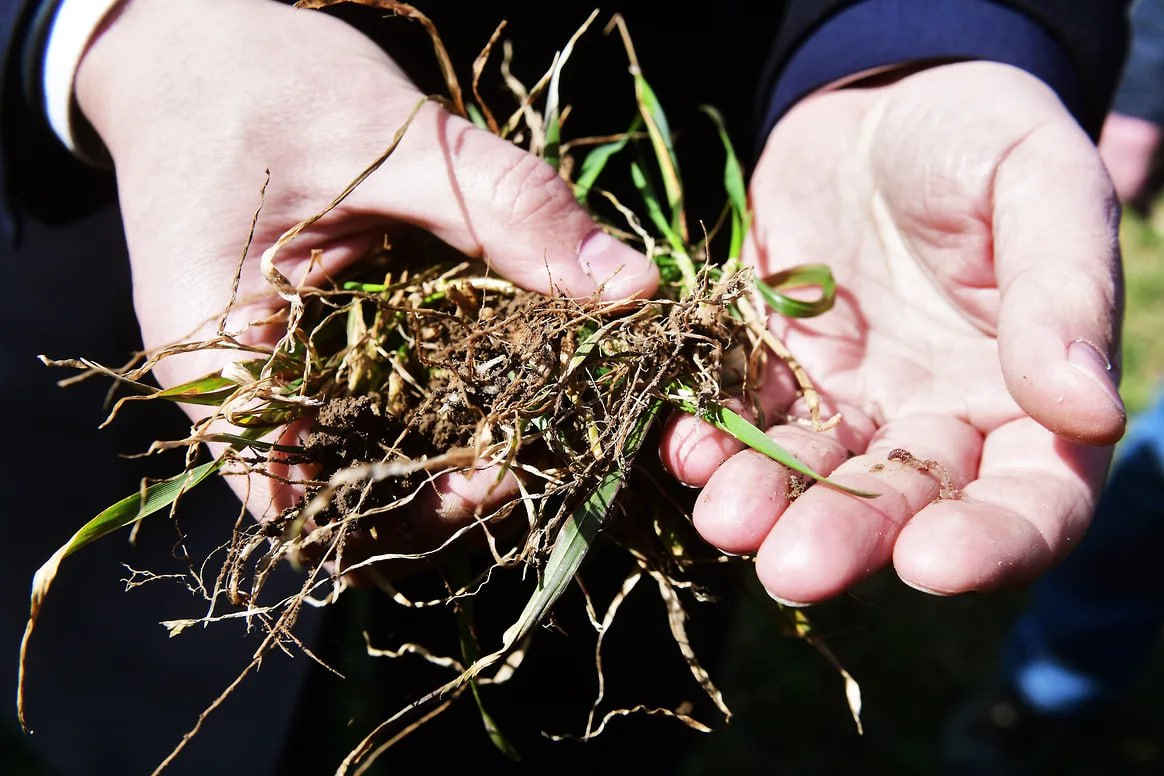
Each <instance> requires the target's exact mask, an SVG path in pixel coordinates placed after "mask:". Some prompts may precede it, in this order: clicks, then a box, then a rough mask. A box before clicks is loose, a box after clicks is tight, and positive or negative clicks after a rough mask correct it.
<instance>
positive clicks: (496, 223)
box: [76, 0, 657, 534]
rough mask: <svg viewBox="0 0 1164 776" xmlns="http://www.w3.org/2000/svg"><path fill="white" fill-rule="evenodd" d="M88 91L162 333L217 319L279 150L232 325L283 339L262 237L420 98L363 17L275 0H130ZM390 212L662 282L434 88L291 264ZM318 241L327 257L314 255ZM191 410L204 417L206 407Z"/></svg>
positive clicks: (630, 281) (455, 487) (539, 255)
mask: <svg viewBox="0 0 1164 776" xmlns="http://www.w3.org/2000/svg"><path fill="white" fill-rule="evenodd" d="M402 23H404V22H402ZM76 90H77V98H78V102H79V104H80V106H81V108H82V110H83V112H84V114H85V116H86V117H87V118H88V119H89V120H90V121H91V122H92V124H93V125H94V127H95V128H96V130H97V131H98V134H99V135H100V137H101V138H102V140H103V141H104V142H105V144H106V146H107V147H108V149H109V151H110V153H111V155H112V158H113V161H114V164H115V167H116V173H117V180H118V188H119V197H120V202H121V208H122V216H123V220H124V224H125V232H126V236H127V239H128V245H129V251H130V256H131V261H132V264H133V277H134V294H135V304H136V308H137V313H138V319H139V321H140V323H141V328H142V335H143V338H144V341H145V345H146V347H147V348H156V347H158V346H162V345H166V344H169V343H172V342H175V341H185V340H188V339H191V338H195V339H200V338H203V337H205V336H207V335H208V334H212V333H213V332H214V330H215V326H216V323H217V319H218V316H219V315H220V314H221V312H222V311H223V309H224V308H225V306H226V303H227V301H228V300H229V299H230V298H231V284H232V279H233V276H234V273H235V269H236V265H237V262H238V256H239V254H240V252H241V249H242V247H243V245H244V244H245V242H246V238H247V233H248V230H249V229H250V225H251V224H250V222H251V217H252V214H253V213H254V211H255V209H256V207H257V206H258V203H259V192H260V189H261V188H262V185H263V182H264V170H265V169H269V170H270V174H271V177H270V184H269V186H268V188H267V190H266V194H265V197H264V199H263V206H262V210H261V213H260V216H259V218H258V222H257V224H256V228H255V235H254V240H253V242H252V246H253V247H252V249H251V252H250V258H248V259H247V261H246V263H245V264H244V266H243V268H242V277H241V280H240V284H239V291H238V298H239V302H238V303H237V304H236V305H235V306H234V308H233V312H232V314H231V316H230V318H229V319H228V320H227V329H228V330H231V329H233V330H240V331H241V330H244V329H245V331H246V333H245V335H244V336H245V338H246V339H247V341H248V342H250V343H252V344H266V345H270V344H273V343H274V342H275V341H277V340H278V338H279V337H280V336H281V335H282V334H283V333H284V331H285V327H284V326H283V325H281V324H276V325H269V326H265V327H254V326H252V327H249V328H247V326H246V324H247V323H248V322H251V321H259V320H263V319H265V318H267V316H268V315H269V314H270V313H271V312H272V311H275V310H277V309H279V308H281V307H282V306H283V305H284V304H285V303H284V302H283V300H281V299H279V298H278V297H277V296H276V295H275V292H274V290H273V289H272V288H271V286H270V285H269V284H268V283H267V281H266V280H264V278H263V277H262V274H261V272H260V271H259V267H258V263H259V261H258V257H259V255H260V254H261V253H262V251H263V249H265V248H266V247H268V246H270V245H271V244H272V243H274V242H275V241H276V239H277V238H278V237H279V236H280V235H281V234H282V233H283V232H284V231H285V230H287V229H288V228H290V227H291V226H293V225H295V224H297V223H298V222H299V221H301V220H302V219H304V218H305V217H307V216H309V215H311V214H313V213H316V212H318V211H320V210H322V209H323V207H324V206H325V205H327V203H329V202H330V201H331V200H332V199H333V198H334V197H335V196H336V195H337V194H339V193H340V192H341V191H342V190H343V189H344V188H345V187H346V186H347V185H348V184H349V183H350V182H351V181H352V180H353V179H354V178H355V177H356V176H357V174H359V173H360V172H361V171H362V170H364V169H365V168H366V167H367V166H368V165H369V163H371V162H372V161H373V160H374V159H376V158H377V157H378V156H379V155H380V154H381V153H382V152H383V150H384V149H385V148H386V147H387V146H388V144H389V142H390V141H391V139H392V137H393V135H394V134H395V133H396V132H397V130H398V129H400V128H401V126H402V125H403V124H404V123H405V121H406V119H407V117H408V116H409V115H410V114H411V113H412V111H413V109H414V107H415V106H416V104H417V103H418V101H419V100H420V99H421V98H422V94H421V93H420V92H418V91H417V89H416V88H415V87H414V86H413V84H411V83H410V82H409V81H408V79H407V78H406V77H405V75H404V74H403V73H402V71H401V70H400V69H399V68H398V67H397V66H396V64H394V63H393V61H392V60H391V59H390V58H389V57H388V56H387V55H385V54H384V53H383V52H382V51H381V50H380V49H379V48H378V47H377V46H375V45H374V44H373V43H372V42H371V41H370V40H368V39H367V38H366V37H364V36H363V35H362V34H360V33H359V32H357V31H356V30H354V29H353V28H351V27H350V26H348V25H346V24H344V23H342V22H340V21H338V20H336V19H333V18H331V17H329V16H327V15H325V14H323V13H320V12H316V11H308V10H299V9H293V8H290V7H287V6H285V5H282V4H279V3H275V2H271V0H232V2H229V3H205V2H201V0H130V2H127V3H124V4H123V5H122V7H121V10H120V12H119V13H118V14H117V15H116V16H114V17H113V18H112V19H111V20H110V23H109V24H108V25H107V26H106V28H105V29H104V30H103V31H102V32H101V34H100V35H99V37H98V38H97V39H96V40H95V42H94V43H93V44H92V45H91V47H90V49H89V51H88V52H87V54H86V56H85V58H84V59H83V61H82V63H81V67H80V69H79V71H78V73H77V80H76ZM394 222H405V223H408V224H413V225H416V226H419V227H422V228H424V229H426V230H428V231H430V232H432V233H433V234H435V235H436V236H437V237H439V238H441V239H442V240H444V241H445V242H447V243H449V244H451V245H452V246H453V247H455V248H457V249H459V250H460V251H462V252H464V253H466V254H468V255H472V256H482V257H484V258H485V259H487V260H488V261H489V262H490V263H491V265H492V266H493V267H494V268H495V269H496V270H497V271H498V272H499V273H501V274H503V275H505V276H506V277H507V278H509V279H510V280H512V281H514V282H516V283H518V284H520V285H523V286H525V287H527V288H530V289H533V290H538V291H545V292H548V291H550V290H551V287H553V288H554V289H556V290H561V291H563V292H564V293H566V294H569V295H573V296H579V297H586V296H589V295H591V294H592V293H594V292H595V290H596V289H597V288H599V286H600V285H602V284H604V285H602V296H603V297H604V298H608V299H609V298H623V297H626V296H630V295H634V294H647V293H650V292H651V291H652V290H653V289H654V286H655V283H656V282H657V270H656V269H655V267H654V265H653V264H652V263H651V262H649V261H648V260H647V259H646V258H645V257H643V256H641V255H640V254H638V253H636V252H635V251H633V250H631V249H630V248H627V247H625V246H623V245H622V244H621V243H619V242H617V241H616V240H614V239H613V238H610V237H608V236H607V235H606V234H605V233H604V232H602V231H600V230H598V229H597V228H596V226H595V224H594V223H593V221H592V220H591V219H590V217H589V216H588V215H587V213H586V212H585V211H584V210H583V209H582V208H581V207H580V206H579V205H578V204H577V203H576V202H575V200H574V197H573V195H572V193H571V191H570V190H569V188H568V186H567V185H566V184H565V183H564V182H563V181H562V180H561V179H560V178H559V177H558V176H557V174H556V173H555V172H554V171H553V170H552V169H551V168H550V167H549V166H548V165H546V164H544V163H543V162H541V161H540V160H538V159H537V158H535V157H534V156H532V155H530V154H528V153H526V152H524V151H522V150H520V149H518V148H517V147H516V146H514V145H512V144H511V143H510V142H508V141H505V140H501V139H499V138H497V137H495V136H494V135H492V134H490V133H488V132H485V131H483V130H479V129H476V128H474V127H473V126H472V125H471V124H469V123H468V122H467V121H464V120H462V119H461V118H458V117H456V116H454V115H451V114H450V113H449V112H447V111H446V110H444V109H443V108H441V107H439V106H438V105H437V104H435V103H429V104H427V105H425V106H424V107H423V108H422V109H421V110H420V111H419V113H418V114H417V116H416V119H415V121H414V122H413V123H412V125H411V126H410V128H409V130H408V131H407V133H406V134H405V136H404V138H403V140H402V142H401V143H400V145H399V147H398V148H397V149H396V151H395V152H394V153H393V155H392V157H391V158H390V159H389V160H388V161H387V162H386V163H385V164H384V166H383V167H381V168H380V169H379V170H378V171H377V172H375V173H373V174H372V175H371V176H370V177H369V178H368V179H367V180H366V181H364V183H363V184H362V185H361V186H360V187H358V188H357V189H356V191H355V192H354V193H353V194H352V195H351V196H350V197H349V198H348V199H347V200H345V201H344V202H343V203H342V204H341V205H340V206H339V207H337V208H336V209H335V210H333V211H331V212H330V213H329V214H328V215H327V216H326V217H324V218H323V219H321V220H319V221H318V222H316V223H315V224H313V225H312V226H311V227H310V228H308V229H306V230H304V231H303V232H302V233H301V234H300V235H299V236H298V237H297V238H296V239H295V240H294V241H293V242H291V243H290V244H288V245H287V247H286V248H285V249H283V251H282V252H281V253H280V263H279V269H280V271H281V272H282V273H283V274H284V275H286V276H287V277H288V278H290V279H291V280H292V282H300V281H302V280H303V279H304V278H306V280H307V281H308V282H309V283H314V282H317V281H319V280H321V279H322V277H323V275H324V273H327V274H328V275H331V276H334V275H337V274H338V273H340V272H342V271H343V270H344V269H345V268H346V267H348V266H349V265H351V264H352V263H353V262H355V261H357V260H358V259H359V258H360V257H362V256H363V255H364V254H365V252H366V251H367V249H368V248H370V247H371V246H372V245H373V244H374V243H375V242H376V241H377V240H379V239H381V237H382V235H383V233H384V230H385V228H386V227H388V228H390V227H391V224H392V223H394ZM316 249H318V250H321V251H322V262H321V263H320V264H319V265H318V266H314V267H313V266H312V265H311V255H312V252H313V250H316ZM228 358H229V356H228V355H226V354H224V353H223V352H222V351H213V352H207V351H202V352H198V353H192V354H189V355H182V356H178V357H172V358H167V359H166V360H164V361H162V362H161V363H159V365H158V367H157V369H156V370H155V376H156V377H157V378H158V380H159V381H160V383H161V384H162V385H163V386H170V385H175V384H180V383H182V382H185V381H187V380H189V379H192V378H195V377H197V376H200V375H202V374H206V373H208V372H211V371H213V370H215V369H218V368H221V367H222V366H223V364H224V363H225V362H226V361H227V360H228ZM188 409H189V411H190V412H191V414H192V415H193V416H195V417H198V413H199V412H200V411H202V410H203V409H204V408H198V407H194V408H188ZM228 479H229V481H230V482H231V484H232V486H233V487H234V488H235V490H236V491H237V492H238V493H239V494H240V496H243V497H244V498H247V499H248V506H249V508H250V510H251V511H252V512H253V513H254V514H255V515H256V516H257V517H260V518H263V517H268V516H272V515H277V514H278V513H279V512H280V511H281V510H282V508H284V507H286V506H288V505H289V504H290V502H291V500H292V499H293V497H294V496H295V493H294V492H289V491H288V489H287V488H286V487H285V486H283V485H280V484H279V483H277V482H276V481H274V480H271V479H268V478H265V477H251V478H250V481H249V482H248V481H247V480H246V479H245V478H241V477H231V478H228ZM487 479H488V478H476V479H475V480H473V481H470V480H466V479H465V478H458V477H451V478H448V479H446V480H445V481H444V482H443V484H442V485H441V488H443V490H441V492H440V494H439V506H440V507H441V510H440V512H441V515H440V517H442V518H444V519H445V520H446V521H448V522H458V521H464V520H467V519H470V518H471V516H472V511H473V510H472V508H471V507H472V506H473V503H474V502H475V501H477V500H480V499H481V498H482V496H483V493H482V492H481V485H482V483H483V482H484V481H485V480H487ZM448 530H449V529H448V527H447V526H445V527H440V526H438V527H437V529H436V533H437V534H440V533H447V532H448Z"/></svg>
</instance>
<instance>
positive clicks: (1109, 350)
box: [661, 62, 1126, 604]
mask: <svg viewBox="0 0 1164 776" xmlns="http://www.w3.org/2000/svg"><path fill="white" fill-rule="evenodd" d="M750 193H751V197H752V206H753V209H754V212H755V214H756V226H755V229H754V231H753V234H752V241H751V244H750V246H749V252H748V256H747V258H748V260H749V261H750V262H751V263H752V264H754V265H755V267H756V268H757V271H758V274H759V275H760V276H764V275H767V274H770V273H772V272H775V271H777V270H780V269H783V268H786V267H788V266H791V265H795V264H800V263H805V262H826V263H828V264H829V265H830V266H831V268H832V271H833V273H834V275H835V277H836V281H837V286H838V289H839V290H838V294H837V302H836V305H835V307H834V308H833V309H832V310H831V311H829V312H828V313H826V314H824V315H821V316H819V317H817V318H808V319H802V320H792V319H786V318H782V317H779V316H773V317H772V318H771V319H770V322H769V327H770V329H771V331H772V332H773V333H774V334H776V335H777V336H778V337H779V338H780V339H781V340H783V341H784V342H785V343H786V345H787V346H788V349H789V350H790V351H791V352H792V354H793V355H794V356H795V357H796V358H797V359H798V360H799V361H800V362H801V363H802V364H803V366H804V368H805V369H806V371H807V374H808V375H809V376H810V378H811V380H812V381H813V383H814V384H815V386H816V388H817V389H818V390H819V391H820V392H821V394H822V395H823V402H824V406H823V409H824V417H826V418H827V417H828V416H829V415H830V414H831V413H833V412H834V411H839V412H841V413H842V414H843V420H842V421H841V423H840V425H839V426H838V427H836V428H835V429H833V430H831V431H828V432H814V431H812V430H809V429H807V428H805V427H804V426H803V425H798V424H795V423H791V424H784V425H777V426H775V427H773V428H771V430H770V431H769V433H770V435H771V436H772V437H774V438H775V439H776V440H777V441H778V442H779V443H780V444H782V445H783V446H785V447H786V448H787V449H789V450H790V451H791V452H793V453H794V454H796V455H797V456H798V457H799V458H800V459H801V460H803V461H804V462H805V463H807V464H809V465H810V466H812V467H813V468H815V469H816V470H817V471H820V472H823V473H828V474H830V476H831V478H832V479H834V480H836V481H838V482H840V483H843V484H846V485H850V486H855V487H858V488H861V489H865V490H871V491H875V492H877V493H879V494H880V495H879V496H878V497H877V498H875V499H869V500H866V499H862V498H857V497H853V496H850V495H847V494H845V493H842V492H839V491H837V490H832V489H829V488H826V487H819V486H818V487H812V488H809V489H808V490H807V491H806V492H805V493H804V494H803V495H801V496H800V497H799V498H796V499H795V500H794V501H791V502H790V498H789V491H788V489H789V481H790V472H789V470H787V469H785V468H783V467H782V466H780V465H779V464H777V463H775V462H773V461H771V460H770V459H768V458H765V457H763V456H762V455H760V454H758V453H755V452H752V451H750V450H749V451H743V452H739V450H740V445H739V444H738V443H735V442H733V441H732V440H730V439H727V438H725V437H724V436H723V435H722V434H720V433H719V432H716V431H714V430H713V429H712V428H711V427H710V426H707V425H704V424H702V423H701V422H699V421H696V420H693V419H691V418H682V417H677V418H676V419H673V420H672V421H671V423H670V425H669V427H668V429H667V430H666V433H665V436H664V441H663V445H662V450H661V453H662V456H663V459H664V462H665V463H666V464H667V466H668V467H669V468H670V470H671V471H672V472H673V473H674V474H675V475H676V476H677V477H678V478H679V479H681V480H683V481H685V482H688V483H690V484H693V485H696V486H702V487H703V491H702V493H701V494H700V496H699V498H698V500H697V503H696V506H695V509H694V520H695V525H696V527H697V529H698V530H699V531H700V533H701V534H702V535H703V536H704V538H706V539H707V540H708V541H710V542H711V543H712V544H714V545H716V546H717V547H719V548H721V549H723V550H725V551H728V552H732V553H740V554H753V553H754V554H755V560H756V571H757V574H758V575H759V578H760V581H761V582H762V583H763V585H764V587H765V588H766V589H767V590H768V592H769V593H770V594H771V595H772V596H774V597H776V598H777V599H779V600H783V601H786V602H790V603H800V604H807V603H813V602H818V601H822V600H824V599H827V598H829V597H831V596H834V595H836V594H838V593H840V592H842V591H844V590H845V589H847V588H848V587H850V586H851V585H853V584H855V583H857V582H859V581H860V580H862V579H863V578H865V577H867V576H869V575H870V574H872V573H873V572H875V571H877V570H878V569H880V568H881V567H883V566H885V565H886V564H888V563H890V562H892V564H893V566H894V568H895V569H896V571H897V573H898V575H899V576H900V577H901V579H902V580H904V581H905V582H906V583H907V584H909V585H911V586H914V587H917V588H919V589H922V590H926V591H929V592H934V593H939V594H953V593H959V592H963V591H969V590H985V589H988V588H993V587H997V586H999V585H1003V584H1007V583H1014V582H1018V581H1021V580H1024V579H1027V578H1029V577H1031V576H1032V575H1035V574H1037V573H1038V572H1039V571H1041V570H1042V569H1044V568H1046V567H1047V566H1048V565H1049V564H1050V563H1052V562H1053V561H1054V560H1055V559H1056V558H1058V557H1059V556H1061V555H1062V554H1063V553H1064V552H1066V551H1067V550H1068V549H1070V548H1071V547H1072V546H1073V545H1074V544H1075V543H1076V542H1078V540H1079V539H1080V538H1081V537H1082V535H1083V533H1084V531H1085V529H1086V527H1087V524H1088V522H1089V520H1090V518H1091V513H1092V508H1093V506H1094V504H1095V501H1096V497H1097V495H1098V492H1099V489H1100V487H1101V485H1102V482H1103V479H1104V477H1105V473H1106V468H1107V464H1108V462H1109V460H1110V454H1111V447H1110V445H1112V444H1113V443H1114V442H1115V441H1116V440H1117V439H1118V438H1119V437H1120V435H1121V434H1122V432H1123V428H1124V424H1125V419H1126V418H1125V412H1124V408H1123V405H1122V403H1121V401H1120V399H1119V397H1118V394H1117V392H1116V388H1115V384H1116V381H1117V377H1116V373H1115V372H1114V371H1108V370H1107V365H1108V364H1109V363H1110V362H1109V361H1108V359H1112V360H1114V359H1115V357H1116V353H1117V352H1118V335H1119V327H1120V322H1121V316H1122V286H1121V283H1122V280H1121V271H1120V256H1119V248H1118V241H1117V229H1118V213H1119V210H1118V206H1117V204H1116V201H1115V197H1114V195H1113V192H1112V188H1111V183H1110V182H1109V180H1108V177H1107V175H1106V174H1105V172H1104V168H1103V165H1102V163H1101V162H1100V159H1099V156H1098V154H1097V153H1096V150H1095V148H1094V147H1093V145H1092V144H1091V142H1090V141H1089V140H1088V138H1087V136H1086V135H1085V134H1084V133H1083V132H1082V130H1081V129H1080V128H1079V127H1078V126H1077V124H1076V122H1075V121H1074V120H1073V119H1072V117H1071V116H1070V115H1069V114H1068V112H1067V111H1066V110H1065V109H1064V107H1063V106H1062V104H1061V103H1060V102H1059V100H1058V99H1057V98H1056V96H1055V95H1054V94H1053V93H1052V92H1051V90H1050V89H1048V88H1047V87H1046V86H1045V85H1044V84H1042V83H1041V82H1039V81H1038V80H1036V79H1035V78H1034V77H1032V76H1030V75H1028V74H1026V73H1024V72H1022V71H1020V70H1017V69H1015V68H1011V67H1009V66H1004V65H999V64H993V63H985V62H973V63H960V64H951V65H945V66H941V67H934V68H932V69H928V70H925V71H922V72H919V73H917V74H914V75H910V76H908V77H905V78H902V79H901V80H899V81H897V82H895V83H892V84H889V85H885V86H881V87H877V88H865V89H861V88H858V89H843V90H837V91H829V92H823V93H820V94H817V95H814V96H812V97H809V98H808V99H805V100H804V101H802V102H801V103H799V104H798V105H797V106H796V107H794V108H793V109H792V110H791V111H790V112H789V113H788V114H787V115H786V116H785V117H784V118H783V119H782V120H781V121H780V122H779V123H778V124H777V126H776V128H775V129H774V130H773V132H772V134H771V135H770V137H769V138H768V141H767V144H766V147H765V149H764V152H763V155H762V157H761V159H760V161H759V163H758V165H757V168H756V171H755V174H754V177H753V180H752V182H751V190H750ZM795 389H796V385H795V382H794V381H793V380H792V379H791V378H790V376H789V374H788V370H787V369H785V368H783V367H782V366H774V367H773V368H771V369H770V370H769V373H768V374H767V375H766V376H765V380H764V385H763V386H762V387H761V388H760V393H759V396H758V399H759V404H760V406H761V409H762V411H763V412H764V413H765V416H766V417H768V418H770V419H771V420H770V421H769V422H776V421H779V420H781V419H782V418H783V413H784V412H785V411H788V412H791V413H792V414H793V415H796V416H800V417H804V416H805V415H806V414H807V412H806V408H805V406H804V403H803V401H799V402H798V401H796V397H797V391H796V390H795ZM894 450H904V451H907V453H908V454H902V453H892V451H894ZM891 453H892V454H891ZM925 461H935V462H937V464H938V466H936V467H935V466H932V465H927V464H925V463H923V462H925ZM943 472H944V473H945V474H946V475H947V476H948V478H949V483H948V485H949V486H951V487H952V488H956V489H957V490H958V491H959V495H957V497H956V498H942V499H938V497H939V495H940V493H941V484H942V483H941V479H942V475H943ZM743 483H746V487H741V484H743ZM947 495H953V491H950V490H948V491H947Z"/></svg>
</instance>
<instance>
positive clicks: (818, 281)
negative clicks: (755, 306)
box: [756, 264, 837, 318]
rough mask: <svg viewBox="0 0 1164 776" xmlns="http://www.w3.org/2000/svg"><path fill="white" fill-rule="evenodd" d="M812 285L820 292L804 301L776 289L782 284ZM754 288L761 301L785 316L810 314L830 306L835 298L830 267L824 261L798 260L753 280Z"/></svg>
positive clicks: (791, 285) (796, 316)
mask: <svg viewBox="0 0 1164 776" xmlns="http://www.w3.org/2000/svg"><path fill="white" fill-rule="evenodd" d="M809 286H816V287H817V288H818V289H820V296H819V297H818V298H816V299H813V300H809V301H805V300H802V299H794V298H792V297H790V296H787V295H785V294H782V293H780V291H779V289H784V288H806V287H809ZM756 290H757V291H759V292H760V297H761V298H762V299H763V300H764V303H765V304H767V305H768V306H769V307H771V308H772V310H773V311H774V312H777V313H779V314H780V315H783V316H786V317H788V318H811V317H812V316H814V315H820V314H821V313H823V312H826V311H827V310H829V309H831V308H832V306H833V303H834V302H835V301H836V296H837V284H836V281H835V280H834V279H833V273H832V270H830V269H829V267H828V265H827V264H802V265H800V266H799V267H792V268H790V269H786V270H784V271H783V272H778V273H776V274H775V275H769V276H768V277H766V278H764V279H762V280H760V279H757V280H756Z"/></svg>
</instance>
